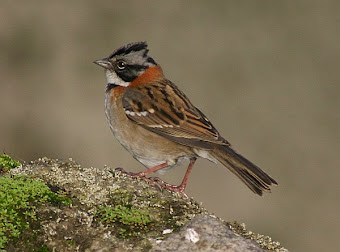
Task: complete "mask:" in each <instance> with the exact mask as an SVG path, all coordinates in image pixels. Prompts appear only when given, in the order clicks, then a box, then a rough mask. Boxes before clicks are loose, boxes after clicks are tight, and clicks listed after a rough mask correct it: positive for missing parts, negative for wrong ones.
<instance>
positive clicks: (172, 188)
mask: <svg viewBox="0 0 340 252" xmlns="http://www.w3.org/2000/svg"><path fill="white" fill-rule="evenodd" d="M195 162H196V158H191V159H190V163H189V165H188V168H187V171H186V173H185V175H184V178H183V180H182V183H181V184H180V185H179V186H175V185H171V184H169V183H166V182H165V181H163V180H161V179H159V178H153V180H154V181H157V182H160V183H161V185H162V187H164V188H166V189H168V190H170V191H174V192H181V193H183V194H185V195H186V193H185V192H184V190H185V187H186V186H187V182H188V178H189V174H190V172H191V170H192V167H194V164H195ZM186 196H187V195H186Z"/></svg>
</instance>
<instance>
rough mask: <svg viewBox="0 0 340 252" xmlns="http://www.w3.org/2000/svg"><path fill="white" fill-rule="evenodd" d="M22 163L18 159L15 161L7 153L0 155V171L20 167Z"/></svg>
mask: <svg viewBox="0 0 340 252" xmlns="http://www.w3.org/2000/svg"><path fill="white" fill-rule="evenodd" d="M20 165H21V164H20V163H19V162H18V161H15V160H14V159H12V158H11V157H9V156H8V155H6V154H1V155H0V173H1V172H5V171H8V170H10V169H13V168H15V167H18V166H20Z"/></svg>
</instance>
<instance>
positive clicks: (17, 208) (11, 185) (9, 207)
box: [0, 176, 70, 249]
mask: <svg viewBox="0 0 340 252" xmlns="http://www.w3.org/2000/svg"><path fill="white" fill-rule="evenodd" d="M0 185H1V187H0V249H4V248H5V247H6V244H7V243H8V242H9V241H10V240H15V239H17V238H18V237H19V236H20V235H21V233H22V232H23V231H24V230H25V229H27V228H29V227H30V225H32V224H33V225H36V224H37V222H38V218H37V215H36V211H35V210H36V209H37V208H38V207H39V206H41V205H42V204H44V203H52V204H57V203H61V202H64V203H69V201H70V200H69V199H68V198H66V197H60V196H58V195H57V194H55V193H53V192H52V191H51V190H50V188H49V187H48V186H47V185H45V184H44V183H43V182H41V181H40V180H36V179H32V178H30V177H28V176H14V177H10V176H3V177H0Z"/></svg>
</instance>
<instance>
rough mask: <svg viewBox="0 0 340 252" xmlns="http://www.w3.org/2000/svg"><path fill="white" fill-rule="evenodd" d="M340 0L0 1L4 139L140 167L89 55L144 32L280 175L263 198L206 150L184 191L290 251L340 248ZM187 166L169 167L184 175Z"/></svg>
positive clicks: (188, 88)
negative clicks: (118, 132)
mask: <svg viewBox="0 0 340 252" xmlns="http://www.w3.org/2000/svg"><path fill="white" fill-rule="evenodd" d="M339 3H340V2H339V1H338V0H335V1H316V0H315V1H233V2H230V3H229V2H228V3H226V2H225V1H197V0H195V1H140V0H139V1H137V0H136V1H125V0H124V1H123V0H121V1H108V0H101V1H90V0H86V1H85V0H82V1H80V0H75V1H65V0H61V1H24V0H20V1H19V0H17V1H1V2H0V17H1V22H0V35H1V37H0V75H1V79H0V108H1V119H0V132H1V134H0V150H1V152H5V153H8V154H10V155H12V156H14V157H16V158H19V159H21V160H26V161H29V160H33V159H36V158H38V157H42V156H48V157H53V158H60V159H67V158H68V157H72V158H74V159H75V160H76V161H78V162H79V163H80V164H82V165H84V166H94V167H99V168H100V167H103V166H104V165H109V166H111V167H119V166H120V167H124V168H126V169H128V170H132V171H137V170H142V169H143V167H142V165H140V164H138V163H137V162H136V161H135V160H134V159H133V158H132V157H130V155H129V154H128V153H127V152H126V151H125V150H124V149H123V148H122V147H121V146H120V145H119V144H118V142H117V141H116V140H115V139H114V137H113V136H112V134H111V132H110V131H109V128H108V126H107V123H106V119H105V116H104V111H103V106H104V105H103V96H104V94H103V92H104V87H105V78H104V74H103V70H102V69H100V68H99V67H98V66H96V65H94V64H92V61H93V60H95V59H98V58H101V57H104V56H107V55H108V54H109V53H110V52H111V51H112V50H114V49H116V48H117V47H119V46H121V45H123V44H126V43H128V42H133V41H140V40H146V41H148V43H149V46H150V54H151V55H152V56H153V57H154V58H155V60H156V61H157V62H158V63H160V64H161V65H162V66H163V68H164V71H165V74H166V76H167V77H168V78H169V79H171V80H172V81H173V82H175V83H176V84H177V85H178V86H179V87H180V88H181V89H182V90H183V91H184V92H185V93H186V94H187V95H188V96H189V97H190V98H191V100H192V101H193V103H194V104H196V106H197V107H199V108H200V109H201V110H202V111H203V112H204V113H205V114H206V115H207V116H208V118H210V119H211V121H213V122H214V124H215V126H216V127H217V128H218V129H219V131H220V132H221V134H222V135H224V136H225V137H226V138H227V139H228V140H229V141H230V142H231V143H233V145H234V147H235V148H236V149H237V150H238V151H239V152H241V153H242V154H244V155H245V156H246V157H248V158H249V159H250V160H252V161H253V162H255V163H256V164H258V165H259V166H260V167H262V168H263V169H264V170H266V171H267V172H269V173H270V174H271V175H272V176H273V177H274V178H275V179H277V181H278V182H279V184H280V185H279V187H277V188H274V191H273V193H272V194H270V195H266V196H265V197H262V198H261V197H258V196H256V195H253V194H252V193H251V192H250V191H249V190H248V189H247V188H246V187H245V186H244V185H243V184H242V183H241V182H240V181H238V179H237V178H236V177H235V176H233V175H232V174H231V173H230V172H229V171H228V170H227V169H225V168H224V167H223V166H221V165H217V166H216V165H214V164H212V163H209V162H208V161H206V160H200V161H199V162H197V165H196V166H195V169H194V170H193V173H192V176H191V178H190V179H189V185H188V188H187V192H188V194H189V195H191V196H192V197H194V198H195V199H196V200H198V201H202V202H203V204H204V206H205V207H206V208H208V209H209V210H210V211H212V212H214V213H215V214H216V215H218V216H220V217H222V218H223V219H225V220H237V221H239V222H245V223H247V225H248V228H249V229H251V230H253V231H256V232H259V233H264V234H268V235H271V236H272V237H273V238H274V239H277V240H280V241H281V242H282V243H283V245H284V246H286V247H287V248H288V249H290V250H291V251H337V250H338V246H337V245H336V244H338V241H339V237H340V232H339V229H340V228H339V226H340V214H339V213H340V200H339V194H340V188H339V187H340V186H339V181H340V162H339V160H340V158H339V154H340V153H339V152H340V151H339V150H340V148H339V145H340V143H339V142H340V134H339V126H340V117H339V114H340V113H339V108H340V99H339V93H340V92H339V90H340V88H339V81H340V70H339V66H340V60H339V59H340V17H339V13H340V8H339V7H340V4H339ZM184 171H185V168H184V167H181V168H178V169H175V170H171V171H169V172H168V173H166V174H165V176H162V178H163V179H166V180H167V181H169V182H172V183H179V182H180V180H181V177H182V175H183V173H184Z"/></svg>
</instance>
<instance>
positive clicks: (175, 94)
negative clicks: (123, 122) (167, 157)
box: [122, 81, 229, 149]
mask: <svg viewBox="0 0 340 252" xmlns="http://www.w3.org/2000/svg"><path fill="white" fill-rule="evenodd" d="M122 99H123V100H122V102H123V107H124V110H125V113H126V116H127V117H128V118H129V119H130V120H131V121H133V122H135V123H137V124H139V125H141V126H142V127H144V128H146V129H148V130H150V131H152V132H155V133H157V134H159V135H161V136H164V137H166V138H168V139H171V140H173V141H175V142H178V143H181V144H184V145H188V146H192V147H201V148H206V149H212V148H213V145H214V144H216V143H217V144H223V145H229V143H228V142H227V141H226V140H224V139H223V138H222V137H221V136H220V134H219V133H218V131H217V130H216V129H215V127H214V126H213V125H212V124H211V122H210V121H209V120H208V119H207V118H206V117H205V116H204V114H203V113H202V112H201V111H199V110H198V109H197V108H196V107H194V106H193V105H192V104H191V102H190V101H189V99H188V98H187V97H186V96H185V95H184V93H182V92H181V91H180V90H179V89H178V88H177V87H176V86H175V85H174V84H173V83H171V82H169V81H166V82H156V83H153V84H151V85H144V86H137V87H130V88H127V90H126V92H125V94H124V96H123V98H122Z"/></svg>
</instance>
